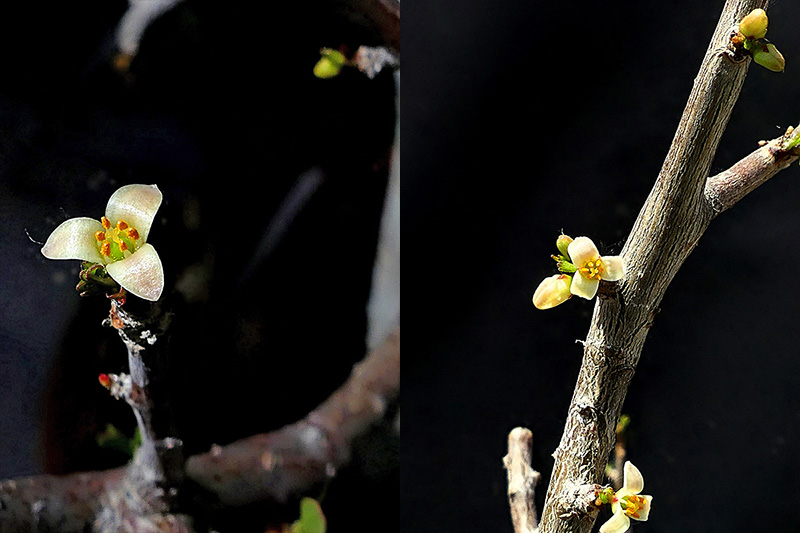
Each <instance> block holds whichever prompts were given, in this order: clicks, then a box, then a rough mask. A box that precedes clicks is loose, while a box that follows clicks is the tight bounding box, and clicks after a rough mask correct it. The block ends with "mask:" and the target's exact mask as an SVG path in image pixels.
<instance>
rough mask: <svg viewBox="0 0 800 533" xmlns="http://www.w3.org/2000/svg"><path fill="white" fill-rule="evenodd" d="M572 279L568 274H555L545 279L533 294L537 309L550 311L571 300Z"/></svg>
mask: <svg viewBox="0 0 800 533" xmlns="http://www.w3.org/2000/svg"><path fill="white" fill-rule="evenodd" d="M571 281H572V278H571V277H570V276H567V275H566V274H555V275H553V276H550V277H549V278H545V279H543V280H542V282H541V283H540V284H539V286H538V287H537V288H536V292H535V293H534V294H533V305H535V306H536V308H537V309H550V308H551V307H555V306H557V305H559V304H562V303H564V302H566V301H567V300H569V298H570V297H571V296H572V294H571V293H570V292H569V287H570V282H571Z"/></svg>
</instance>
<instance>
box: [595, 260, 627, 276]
mask: <svg viewBox="0 0 800 533" xmlns="http://www.w3.org/2000/svg"><path fill="white" fill-rule="evenodd" d="M602 260H603V267H604V270H603V272H602V274H601V277H602V278H603V279H604V280H606V281H619V280H621V279H622V278H623V277H624V276H625V263H624V261H622V256H620V255H607V256H604V257H602Z"/></svg>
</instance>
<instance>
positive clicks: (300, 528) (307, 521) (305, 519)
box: [292, 498, 326, 533]
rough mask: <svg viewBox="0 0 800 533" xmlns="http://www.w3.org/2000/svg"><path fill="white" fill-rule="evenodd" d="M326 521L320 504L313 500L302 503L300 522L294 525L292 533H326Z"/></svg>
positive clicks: (309, 499)
mask: <svg viewBox="0 0 800 533" xmlns="http://www.w3.org/2000/svg"><path fill="white" fill-rule="evenodd" d="M325 529H326V521H325V515H324V514H322V508H321V507H320V506H319V502H317V500H314V499H313V498H303V499H302V500H301V501H300V520H298V521H297V522H295V523H294V524H292V533H325Z"/></svg>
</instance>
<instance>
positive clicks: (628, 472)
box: [617, 461, 644, 498]
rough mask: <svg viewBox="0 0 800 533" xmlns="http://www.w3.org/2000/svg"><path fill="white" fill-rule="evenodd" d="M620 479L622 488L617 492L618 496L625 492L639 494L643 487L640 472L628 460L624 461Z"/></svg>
mask: <svg viewBox="0 0 800 533" xmlns="http://www.w3.org/2000/svg"><path fill="white" fill-rule="evenodd" d="M622 480H623V481H622V490H620V491H619V492H618V493H617V495H618V496H619V497H620V498H621V497H622V496H624V495H625V494H639V493H640V492H642V490H643V489H644V478H643V477H642V473H641V472H639V469H638V468H636V467H635V466H633V463H632V462H630V461H625V469H624V472H623V476H622Z"/></svg>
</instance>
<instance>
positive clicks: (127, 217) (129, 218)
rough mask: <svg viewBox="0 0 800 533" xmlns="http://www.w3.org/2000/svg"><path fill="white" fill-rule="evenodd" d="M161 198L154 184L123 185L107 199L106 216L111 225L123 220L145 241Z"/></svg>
mask: <svg viewBox="0 0 800 533" xmlns="http://www.w3.org/2000/svg"><path fill="white" fill-rule="evenodd" d="M161 199H162V196H161V191H159V190H158V187H157V186H155V185H138V184H137V185H125V186H124V187H120V188H119V189H117V191H116V192H115V193H114V194H112V195H111V198H109V199H108V205H107V206H106V218H108V220H109V221H110V222H111V225H112V226H114V225H116V223H117V221H118V220H124V221H125V222H127V223H128V225H130V226H133V227H134V228H136V230H137V231H138V232H139V235H140V236H141V237H142V239H144V240H145V241H146V240H147V235H148V234H149V233H150V226H152V225H153V219H154V218H155V216H156V211H158V208H159V206H161Z"/></svg>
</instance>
